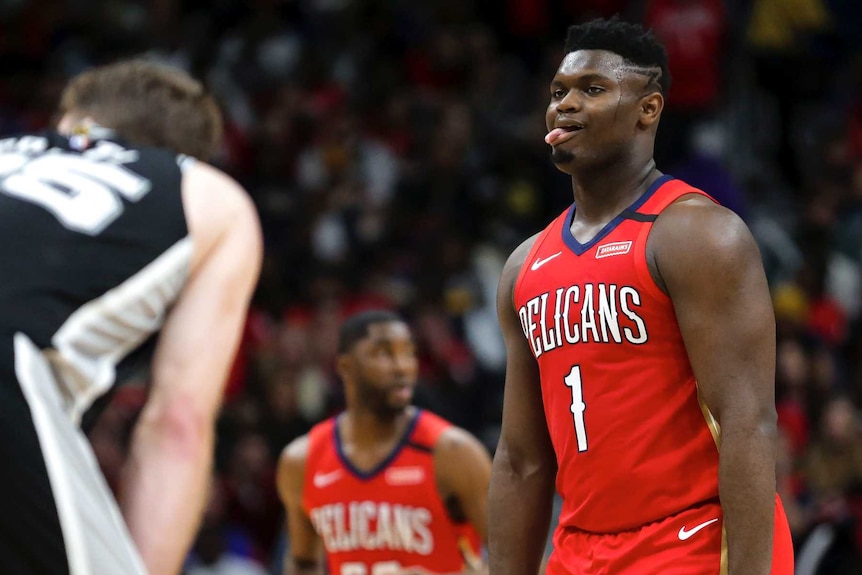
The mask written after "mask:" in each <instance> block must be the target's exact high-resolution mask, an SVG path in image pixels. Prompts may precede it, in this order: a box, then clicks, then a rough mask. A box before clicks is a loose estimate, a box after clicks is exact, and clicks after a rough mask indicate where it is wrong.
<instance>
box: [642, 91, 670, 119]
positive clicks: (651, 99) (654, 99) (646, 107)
mask: <svg viewBox="0 0 862 575" xmlns="http://www.w3.org/2000/svg"><path fill="white" fill-rule="evenodd" d="M639 106H640V107H639V112H640V118H639V123H640V125H641V126H643V127H644V128H652V127H655V126H656V125H657V124H658V120H659V118H660V117H661V112H662V110H664V96H662V95H661V92H650V93H649V94H646V95H645V96H643V97H641V100H640V103H639Z"/></svg>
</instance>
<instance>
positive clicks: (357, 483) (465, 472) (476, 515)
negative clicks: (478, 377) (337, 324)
mask: <svg viewBox="0 0 862 575" xmlns="http://www.w3.org/2000/svg"><path fill="white" fill-rule="evenodd" d="M337 370H338V373H339V375H340V377H341V379H342V380H343V382H344V391H345V398H346V403H347V408H346V410H345V411H344V413H342V414H341V415H340V416H338V417H336V418H332V419H329V420H327V421H325V422H323V423H321V424H319V425H317V426H315V427H314V428H313V429H312V431H311V432H310V433H309V434H308V435H305V436H303V437H300V438H299V439H297V440H295V441H293V442H292V443H291V444H290V445H288V446H287V447H286V448H285V450H284V452H283V453H282V456H281V460H280V462H279V467H278V472H277V473H278V477H277V481H278V489H279V493H280V495H281V498H282V500H283V502H284V504H285V508H286V511H287V524H288V530H289V542H290V558H289V559H287V560H286V562H285V572H286V573H292V574H293V573H295V574H312V573H322V572H323V564H322V561H321V559H322V553H321V551H322V548H323V550H325V555H326V560H327V564H328V568H329V572H330V573H333V574H334V575H407V574H420V573H455V572H475V571H476V570H481V569H483V567H482V561H481V560H480V559H479V553H480V548H479V547H480V540H481V541H482V542H484V541H485V540H486V536H487V523H486V510H487V505H486V503H487V490H488V480H489V475H490V471H491V461H490V457H489V456H488V453H487V452H486V450H485V448H484V447H483V446H482V445H481V444H480V443H479V441H478V440H477V439H476V438H474V437H473V436H472V435H470V434H469V433H467V432H466V431H464V430H462V429H459V428H457V427H454V426H452V425H451V424H449V423H448V422H445V421H444V420H442V419H440V418H439V417H437V416H435V415H433V414H431V413H429V412H426V411H422V410H419V409H417V408H415V407H412V406H411V405H410V403H411V400H412V397H413V388H414V386H415V385H416V379H417V373H418V362H417V358H416V354H415V349H414V344H413V338H412V336H411V333H410V329H409V328H408V326H407V324H406V323H404V321H402V320H401V319H400V318H399V317H398V316H397V315H396V314H395V313H392V312H388V311H366V312H361V313H359V314H357V315H354V316H352V317H351V318H349V319H347V321H345V323H344V325H343V326H342V328H341V333H340V337H339V356H338V363H337Z"/></svg>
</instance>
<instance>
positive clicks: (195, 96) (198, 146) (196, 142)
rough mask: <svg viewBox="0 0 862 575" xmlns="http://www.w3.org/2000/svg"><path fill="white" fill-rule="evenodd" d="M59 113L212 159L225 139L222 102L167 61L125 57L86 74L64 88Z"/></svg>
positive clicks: (131, 139) (141, 142)
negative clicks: (127, 58) (72, 114)
mask: <svg viewBox="0 0 862 575" xmlns="http://www.w3.org/2000/svg"><path fill="white" fill-rule="evenodd" d="M58 111H59V113H60V116H62V115H64V114H66V113H74V114H81V115H86V116H90V117H92V118H93V120H95V121H96V122H98V123H99V124H100V125H102V126H104V127H105V128H110V129H112V130H114V131H115V132H116V133H117V134H118V135H119V136H120V137H121V138H123V139H124V140H126V141H127V142H128V143H129V144H131V145H136V146H153V147H158V148H167V149H169V150H172V151H174V152H176V153H178V154H186V155H189V156H194V157H195V158H198V159H200V160H209V159H210V158H211V157H212V156H213V155H214V154H215V152H216V151H218V148H219V147H220V146H221V141H222V116H221V111H220V110H219V107H218V104H216V101H215V99H214V98H213V97H212V95H211V94H210V93H209V92H208V91H207V90H206V88H204V86H203V84H201V83H200V82H198V81H197V80H195V79H194V78H192V77H191V76H190V75H189V74H187V73H186V72H184V71H183V70H180V69H179V68H174V67H171V66H167V65H164V64H157V63H155V62H148V61H145V60H124V61H119V62H115V63H113V64H108V65H106V66H100V67H97V68H93V69H91V70H87V71H86V72H82V73H81V74H79V75H78V76H75V77H74V78H72V80H71V81H70V82H69V83H68V85H67V86H66V87H65V89H64V90H63V94H62V96H61V98H60V106H59V110H58Z"/></svg>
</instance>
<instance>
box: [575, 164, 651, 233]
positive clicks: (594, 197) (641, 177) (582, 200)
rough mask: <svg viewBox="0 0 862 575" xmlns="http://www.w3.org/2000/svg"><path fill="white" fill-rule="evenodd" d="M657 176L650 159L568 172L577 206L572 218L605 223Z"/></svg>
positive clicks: (632, 200) (628, 204)
mask: <svg viewBox="0 0 862 575" xmlns="http://www.w3.org/2000/svg"><path fill="white" fill-rule="evenodd" d="M660 176H661V172H659V171H658V170H657V169H656V167H655V161H654V160H653V159H652V158H650V159H649V160H648V161H641V162H637V163H633V164H627V163H621V164H615V165H613V166H610V167H609V168H608V169H601V170H595V171H584V172H581V173H578V174H572V189H573V191H574V197H575V205H576V206H577V211H576V213H575V218H576V219H577V220H579V221H584V222H605V221H607V220H608V219H609V218H613V217H615V216H616V215H617V214H619V213H620V212H621V211H622V210H624V209H625V208H627V207H628V206H630V205H631V204H632V203H633V202H634V201H635V200H636V199H637V198H639V197H640V196H641V195H642V194H643V193H644V192H645V191H646V190H647V188H649V186H650V184H652V183H653V182H654V181H655V180H656V179H658V178H659V177H660Z"/></svg>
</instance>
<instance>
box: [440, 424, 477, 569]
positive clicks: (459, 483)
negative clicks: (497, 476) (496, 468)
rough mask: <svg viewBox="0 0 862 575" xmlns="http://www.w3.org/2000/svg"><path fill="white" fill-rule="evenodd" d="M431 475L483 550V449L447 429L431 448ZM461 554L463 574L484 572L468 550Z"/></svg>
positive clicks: (466, 435)
mask: <svg viewBox="0 0 862 575" xmlns="http://www.w3.org/2000/svg"><path fill="white" fill-rule="evenodd" d="M434 472H435V475H436V479H437V484H438V489H439V491H440V493H441V494H444V495H445V496H454V497H455V498H456V499H457V501H458V504H459V507H460V509H461V510H462V511H463V513H464V517H465V519H466V520H467V522H468V523H469V524H470V525H472V526H473V528H474V529H475V530H476V532H477V533H478V534H479V537H480V539H481V540H482V544H483V545H485V546H487V544H488V482H489V480H490V478H491V457H490V456H489V455H488V451H487V450H486V449H485V446H484V445H482V444H481V443H480V442H479V440H478V439H476V438H475V437H473V436H472V435H470V434H469V433H468V432H466V431H464V430H463V429H460V428H457V427H450V428H449V429H447V430H446V431H444V432H443V434H442V435H441V436H440V439H439V440H438V442H437V445H436V446H435V448H434ZM462 553H463V554H464V559H465V562H466V563H467V571H466V572H469V573H476V572H478V571H484V569H485V566H484V565H483V562H482V559H481V557H478V556H476V557H474V556H471V554H470V553H471V550H469V549H462Z"/></svg>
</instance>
